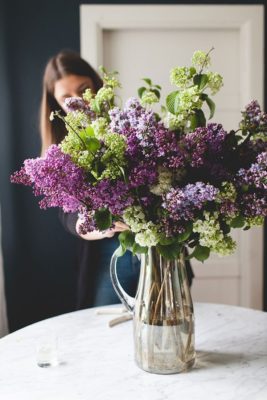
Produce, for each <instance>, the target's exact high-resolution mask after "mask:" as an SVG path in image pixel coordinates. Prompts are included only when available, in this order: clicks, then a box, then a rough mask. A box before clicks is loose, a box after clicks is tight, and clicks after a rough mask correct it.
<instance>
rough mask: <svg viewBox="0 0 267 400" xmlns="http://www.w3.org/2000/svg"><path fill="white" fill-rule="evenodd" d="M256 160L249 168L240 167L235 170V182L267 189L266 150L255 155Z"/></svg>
mask: <svg viewBox="0 0 267 400" xmlns="http://www.w3.org/2000/svg"><path fill="white" fill-rule="evenodd" d="M256 161H257V162H256V163H254V164H252V165H251V167H250V168H249V169H247V170H246V169H244V168H241V169H240V170H239V171H238V172H237V182H238V184H239V185H243V184H245V185H250V186H255V187H256V188H258V189H264V190H266V189H267V152H263V153H261V154H259V155H258V156H257V160H256Z"/></svg>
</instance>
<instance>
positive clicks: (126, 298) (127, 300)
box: [110, 247, 135, 313]
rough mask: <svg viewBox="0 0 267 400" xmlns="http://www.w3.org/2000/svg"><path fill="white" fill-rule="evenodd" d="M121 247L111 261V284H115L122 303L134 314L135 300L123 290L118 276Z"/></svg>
mask: <svg viewBox="0 0 267 400" xmlns="http://www.w3.org/2000/svg"><path fill="white" fill-rule="evenodd" d="M120 251H121V249H120V247H119V248H117V249H116V250H115V251H114V253H113V255H112V257H111V261H110V277H111V282H112V284H113V287H114V289H115V291H116V293H117V295H118V296H119V298H120V300H121V302H122V303H123V304H124V305H125V307H126V308H127V310H128V311H130V312H131V313H133V311H134V306H135V298H134V297H131V296H130V295H129V294H128V293H126V292H125V290H124V289H123V288H122V286H121V284H120V282H119V279H118V275H117V260H118V258H119V257H120Z"/></svg>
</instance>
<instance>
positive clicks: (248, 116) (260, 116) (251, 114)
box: [242, 100, 267, 128]
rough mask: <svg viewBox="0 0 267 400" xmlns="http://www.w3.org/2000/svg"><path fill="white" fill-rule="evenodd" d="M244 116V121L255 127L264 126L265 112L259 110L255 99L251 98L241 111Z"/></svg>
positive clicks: (266, 122) (265, 122)
mask: <svg viewBox="0 0 267 400" xmlns="http://www.w3.org/2000/svg"><path fill="white" fill-rule="evenodd" d="M242 114H243V116H244V118H245V123H248V124H249V125H251V126H253V127H254V128H255V127H261V126H266V124H267V114H266V113H265V112H263V111H261V108H260V105H259V103H258V102H257V100H252V101H251V102H250V103H249V104H248V105H247V106H246V107H245V111H244V112H243V113H242Z"/></svg>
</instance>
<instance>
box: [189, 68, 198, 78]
mask: <svg viewBox="0 0 267 400" xmlns="http://www.w3.org/2000/svg"><path fill="white" fill-rule="evenodd" d="M196 72H197V70H196V68H195V67H190V69H189V78H192V76H194V75H195V73H196Z"/></svg>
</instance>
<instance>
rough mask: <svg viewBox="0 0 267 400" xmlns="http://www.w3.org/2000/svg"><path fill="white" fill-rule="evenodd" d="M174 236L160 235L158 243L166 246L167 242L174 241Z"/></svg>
mask: <svg viewBox="0 0 267 400" xmlns="http://www.w3.org/2000/svg"><path fill="white" fill-rule="evenodd" d="M175 240H176V239H175V238H173V237H166V236H162V237H161V238H160V242H159V243H160V244H162V245H163V246H166V245H168V244H172V243H174V242H175Z"/></svg>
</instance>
